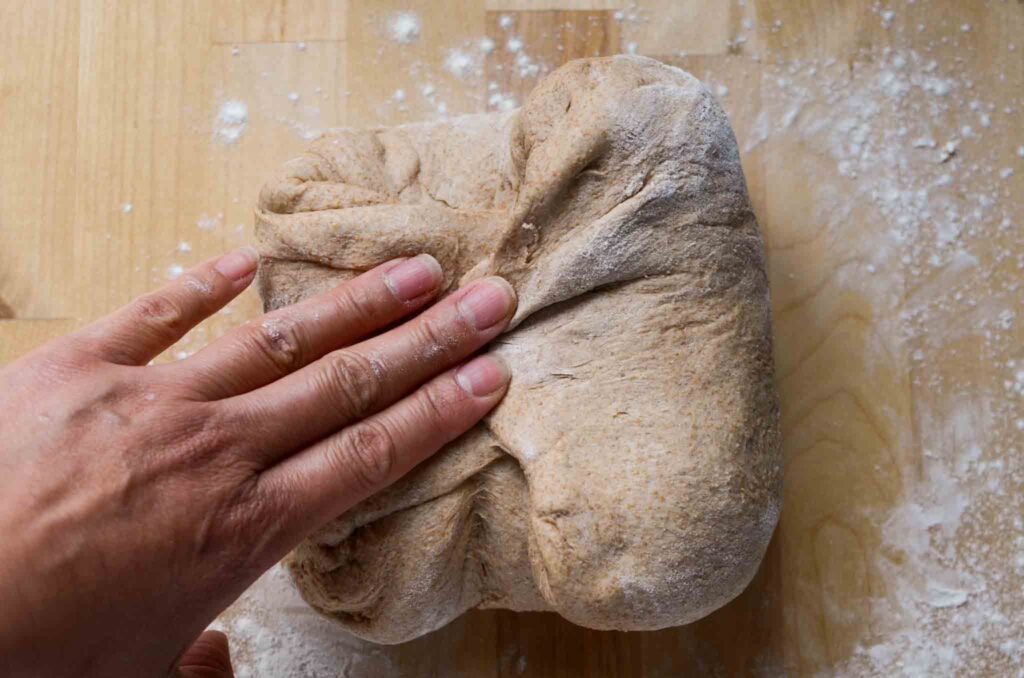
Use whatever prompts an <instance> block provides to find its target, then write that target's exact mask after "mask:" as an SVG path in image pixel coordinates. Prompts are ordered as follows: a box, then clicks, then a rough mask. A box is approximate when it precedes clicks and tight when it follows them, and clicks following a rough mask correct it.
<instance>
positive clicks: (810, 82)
mask: <svg viewBox="0 0 1024 678" xmlns="http://www.w3.org/2000/svg"><path fill="white" fill-rule="evenodd" d="M402 12H407V13H412V14H413V15H414V16H415V18H416V19H417V21H418V24H417V26H418V30H416V31H412V32H411V33H410V32H408V31H407V32H406V33H402V32H401V31H398V32H397V33H396V32H394V29H395V26H394V25H393V22H394V21H396V18H397V17H398V15H399V14H400V13H402ZM513 38H515V39H517V40H520V41H521V42H522V45H523V47H522V49H521V50H519V51H510V44H509V41H510V39H513ZM488 41H490V42H488ZM490 46H493V48H490V49H489V47H490ZM512 47H514V45H512ZM625 51H630V52H636V53H639V54H645V55H649V56H654V57H656V58H660V59H662V60H664V61H667V62H669V63H672V64H675V65H678V66H681V67H684V68H687V69H689V70H691V71H692V72H694V73H695V74H696V75H698V76H699V77H702V78H705V79H706V80H707V82H708V83H709V86H710V87H712V91H714V92H716V93H717V94H718V96H719V97H720V99H721V101H722V104H723V106H724V107H725V108H726V110H727V112H728V113H729V115H730V117H731V119H732V120H733V123H734V126H735V128H736V133H737V136H738V139H739V142H740V147H741V150H742V153H743V161H744V167H745V170H746V172H747V179H748V182H749V184H750V190H751V195H752V197H753V199H754V203H755V208H756V210H757V213H758V217H759V221H760V223H761V226H762V228H763V230H764V233H765V239H766V243H767V248H768V253H769V264H770V269H771V270H770V275H771V282H772V294H773V307H774V313H775V331H776V361H777V369H778V383H779V388H780V391H781V394H782V403H783V429H784V440H785V442H784V445H785V450H784V451H785V457H786V496H785V508H784V512H783V516H782V522H781V525H780V528H779V531H778V533H777V534H776V537H775V539H774V541H773V543H772V546H771V548H770V549H769V552H768V555H767V558H766V559H765V562H764V565H763V566H762V568H761V571H760V573H759V574H758V576H757V578H756V579H755V580H754V582H753V583H752V584H751V586H750V588H749V589H748V590H747V591H746V592H744V593H743V594H742V595H741V596H740V597H739V598H738V599H736V600H735V601H733V602H732V603H730V604H729V605H728V606H726V607H725V608H724V609H722V610H720V611H718V612H716V613H714V614H712V615H711V616H710V617H708V618H707V619H705V620H702V621H700V622H698V623H695V624H693V625H691V626H688V627H685V628H681V629H670V630H665V631H660V632H655V633H602V632H596V631H590V630H585V629H580V628H578V627H575V626H572V625H570V624H568V623H566V622H563V621H561V620H560V619H559V618H557V617H556V616H554V615H547V614H522V615H520V614H513V613H509V612H500V611H499V612H495V611H486V612H472V613H470V614H468V615H466V616H465V617H464V618H463V619H461V620H459V621H457V622H455V623H453V624H451V625H450V626H449V627H447V628H445V629H443V630H441V631H439V632H437V633H435V634H432V635H430V636H428V637H426V638H423V639H420V640H418V641H415V642H412V643H408V644H406V645H403V646H399V647H394V648H384V649H374V648H368V647H366V646H363V645H360V644H358V643H354V642H341V641H339V640H338V639H337V638H335V637H334V636H332V635H330V633H329V630H328V631H324V630H323V629H322V628H320V627H315V628H313V627H312V626H310V628H313V630H311V631H310V632H309V634H310V635H309V637H303V636H302V629H304V628H306V627H305V626H303V624H306V623H310V624H312V622H308V619H307V615H308V613H307V612H306V611H304V610H302V609H301V608H300V607H293V608H289V609H287V610H278V611H276V612H275V611H274V610H268V609H266V605H265V602H266V599H264V598H259V596H258V595H257V594H256V593H253V594H250V596H249V597H248V598H246V599H243V601H242V602H241V603H240V606H241V607H240V608H239V610H235V611H234V612H233V613H230V614H229V615H227V616H226V617H225V619H226V621H225V622H224V623H225V625H226V628H227V629H228V630H229V632H231V633H232V635H233V642H235V643H236V648H237V651H238V656H239V661H240V663H241V664H240V665H241V669H242V671H241V673H242V674H245V673H246V672H253V673H254V674H255V675H271V674H272V673H273V670H280V668H281V667H282V666H284V665H285V664H286V663H287V662H292V664H293V666H292V668H291V669H290V670H291V671H292V672H293V673H294V674H295V675H307V674H308V675H321V672H318V671H317V670H316V669H315V667H316V666H318V665H320V664H323V663H325V662H326V663H328V664H330V663H331V662H333V664H331V665H332V666H334V667H335V668H336V671H334V672H333V673H324V674H323V675H339V674H340V675H397V674H401V675H441V676H449V675H471V676H518V675H525V676H545V677H546V676H654V675H657V676H661V675H665V676H677V675H778V674H782V673H790V674H794V675H796V674H801V675H810V674H815V673H818V674H821V673H824V674H832V673H841V674H856V675H861V674H872V673H876V674H881V675H898V674H901V673H913V671H915V670H919V671H920V672H921V673H923V674H931V675H939V674H951V673H958V674H961V675H1006V674H1010V673H1012V672H1016V671H1018V670H1019V666H1020V664H1021V661H1022V660H1024V641H1022V640H1021V630H1020V629H1021V628H1024V623H1022V622H1024V620H1022V619H1021V613H1020V610H1024V597H1022V596H1024V594H1022V590H1024V527H1022V525H1021V521H1020V516H1021V514H1022V512H1024V511H1022V509H1024V506H1022V498H1021V497H1022V493H1021V491H1020V490H1021V489H1022V486H1024V467H1022V460H1021V457H1022V451H1024V445H1022V437H1024V410H1022V400H1024V349H1022V346H1024V341H1022V339H1024V330H1022V328H1024V304H1022V303H1021V294H1022V290H1021V281H1022V275H1024V244H1022V225H1024V208H1022V201H1021V196H1022V194H1024V129H1022V118H1024V108H1022V101H1021V92H1022V90H1024V58H1022V56H1024V5H1022V4H1021V3H1020V2H1013V1H1009V0H1005V1H1003V0H989V1H981V0H978V1H976V2H969V3H968V2H962V1H959V0H917V1H916V2H914V1H912V0H892V2H890V3H889V4H887V5H886V4H879V3H874V2H869V1H866V0H865V1H863V2H856V1H853V0H849V1H845V2H832V1H825V0H821V1H814V0H803V1H801V2H790V1H788V0H707V1H705V2H700V1H697V0H677V1H672V0H643V1H641V2H637V3H632V2H616V1H615V0H486V1H484V0H477V1H473V0H455V1H450V2H442V1H440V0H436V1H430V2H427V1H424V2H407V1H401V0H382V1H380V2H371V1H368V0H366V1H364V0H358V1H357V0H309V1H308V2H285V0H245V1H242V0H218V1H214V0H139V1H132V2H127V1H126V2H107V1H102V0H79V1H73V0H52V1H50V0H38V1H34V2H13V1H11V0H5V1H4V2H2V3H0V120H2V121H3V125H2V127H0V148H2V154H0V317H6V318H8V319H6V320H4V321H3V322H2V323H0V361H5V362H6V361H9V360H11V359H12V358H13V357H15V356H16V355H18V354H20V353H23V352H25V351H27V350H29V349H30V348H32V347H33V346H36V345H38V344H39V343H40V342H42V341H44V340H45V339H47V338H48V337H52V336H56V335H57V334H60V333H63V332H67V331H69V330H70V329H71V328H73V327H75V326H78V325H80V324H81V323H83V322H87V321H89V320H91V319H93V318H95V317H97V316H99V315H101V314H103V313H105V312H108V311H109V310H111V309H113V308H115V307H117V306H118V305H119V304H122V303H124V302H126V301H128V300H129V299H131V298H132V297H134V296H136V295H138V294H140V293H142V292H144V291H146V290H149V289H152V288H153V287H155V286H156V285H158V284H160V283H161V282H163V281H164V280H166V279H167V278H168V277H169V276H172V275H174V273H175V271H176V270H177V269H176V268H175V267H178V266H188V265H190V264H192V263H195V262H198V261H200V260H201V259H202V258H205V257H208V256H212V255H214V254H217V253H219V252H222V251H224V250H226V249H228V248H231V247H234V246H236V245H238V244H241V243H245V242H247V241H248V240H249V238H250V237H251V233H252V230H251V229H252V207H253V205H254V202H255V197H256V195H257V192H258V191H259V188H260V185H261V182H262V181H263V180H264V179H265V178H266V177H267V176H268V175H269V173H270V172H271V171H272V170H273V169H274V168H276V167H277V166H278V165H279V164H280V163H281V162H283V161H284V160H286V159H288V158H289V157H291V156H293V155H296V154H297V153H298V152H300V151H301V149H302V148H303V147H304V146H305V145H306V144H307V143H308V140H309V139H311V138H312V137H314V136H315V135H316V134H317V133H318V131H319V130H322V129H324V128H326V127H330V126H338V125H379V124H393V123H398V122H405V121H413V120H418V119H422V118H425V117H438V116H443V115H451V114H458V113H463V112H477V111H485V110H493V109H494V108H496V107H499V106H502V105H513V104H515V103H519V102H521V101H522V99H523V97H525V95H526V94H527V93H528V92H529V90H530V88H531V87H532V86H533V84H534V83H535V82H536V80H537V77H539V76H540V75H542V74H543V72H545V71H546V70H549V69H550V68H551V67H554V66H557V65H558V64H559V63H561V62H562V61H564V60H565V59H567V58H572V57H579V56H592V55H602V54H614V53H618V52H625ZM230 101H238V102H242V103H244V104H245V106H246V120H245V124H244V127H240V126H239V129H235V130H234V131H235V132H236V133H237V139H236V140H234V141H229V137H226V136H224V135H223V134H222V133H223V132H224V127H225V122H224V121H222V120H219V119H218V115H219V114H220V112H221V109H222V107H223V106H224V105H225V104H226V103H227V102H230ZM229 131H230V130H229ZM947 144H948V145H949V146H948V147H947ZM257 312H258V302H257V300H256V299H255V296H254V295H253V294H252V293H251V292H250V293H247V294H246V295H245V296H244V297H243V298H242V299H240V300H239V301H237V302H235V303H234V304H232V305H231V307H230V308H229V310H228V311H227V312H226V313H222V314H219V315H218V316H216V317H215V318H213V319H211V321H209V322H208V323H206V324H204V326H202V327H201V328H200V329H198V330H197V331H195V332H193V333H192V334H190V336H189V337H187V338H186V340H184V341H183V342H182V343H181V344H180V345H179V346H176V347H175V348H174V349H172V351H171V352H170V353H169V356H168V359H173V358H174V357H175V356H177V355H182V354H185V353H188V352H189V351H192V350H195V349H196V348H198V347H199V346H202V345H203V344H204V343H205V342H207V341H209V339H210V338H212V337H214V336H217V335H219V334H220V333H223V332H225V331H228V330H229V329H230V328H231V327H233V326H234V325H236V324H237V323H238V322H240V321H241V320H243V319H245V318H248V317H252V316H253V315H254V314H256V313H257ZM275 585H276V584H275ZM261 601H262V602H261ZM260 605H263V607H262V608H261V607H260ZM278 613H279V614H278ZM275 614H277V616H275ZM268 615H269V617H268ZM239 619H241V620H242V621H243V622H245V623H244V624H242V623H240V622H239ZM281 619H284V620H286V622H287V623H288V624H291V621H288V620H298V619H301V620H306V621H302V622H301V623H300V622H298V621H296V622H295V625H294V628H295V629H299V631H294V630H293V631H292V632H290V633H285V632H283V631H281V623H282V622H281ZM232 625H234V626H232ZM254 625H255V626H254ZM253 628H256V629H257V631H259V632H254V631H253ZM275 629H277V631H275ZM316 634H320V635H316ZM314 636H315V637H314ZM272 640H273V642H271V641H272ZM292 646H294V647H292ZM295 648H299V649H295ZM300 650H301V651H300ZM289 653H290V654H289ZM325 658H326V659H325ZM293 660H294V661H293ZM300 661H303V662H305V663H304V664H301V665H300V664H299V663H298V662H300ZM267 667H271V669H272V670H271V671H270V672H268V671H267ZM275 667H276V669H275ZM311 667H313V668H311ZM261 668H262V670H261Z"/></svg>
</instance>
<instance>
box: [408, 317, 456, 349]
mask: <svg viewBox="0 0 1024 678" xmlns="http://www.w3.org/2000/svg"><path fill="white" fill-rule="evenodd" d="M415 331H416V343H417V345H419V346H422V347H423V353H424V357H426V358H437V357H448V356H450V355H451V354H452V353H453V352H454V350H455V348H456V347H457V346H458V345H459V344H460V335H459V332H457V331H456V330H455V328H452V327H448V326H446V325H445V324H444V323H443V322H442V321H441V320H438V319H436V318H430V317H424V318H422V319H421V320H420V321H419V322H418V323H417V324H416V330H415Z"/></svg>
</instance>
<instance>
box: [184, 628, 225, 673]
mask: <svg viewBox="0 0 1024 678" xmlns="http://www.w3.org/2000/svg"><path fill="white" fill-rule="evenodd" d="M177 675H178V676H180V677H181V678H234V675H235V672H234V671H233V670H232V668H231V651H230V649H229V648H228V637H227V636H226V635H224V634H223V633H221V632H220V631H203V632H202V634H200V636H199V637H198V638H197V639H196V642H194V643H192V646H191V647H190V648H188V649H187V650H185V654H183V655H181V659H179V660H178V673H177Z"/></svg>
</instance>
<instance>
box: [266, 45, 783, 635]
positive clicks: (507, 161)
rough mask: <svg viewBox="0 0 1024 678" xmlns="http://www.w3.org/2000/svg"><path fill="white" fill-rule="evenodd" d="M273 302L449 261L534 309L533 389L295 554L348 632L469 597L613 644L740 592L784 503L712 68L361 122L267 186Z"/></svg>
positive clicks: (764, 311)
mask: <svg viewBox="0 0 1024 678" xmlns="http://www.w3.org/2000/svg"><path fill="white" fill-rule="evenodd" d="M257 232H258V238H259V242H260V245H261V249H262V264H261V271H260V278H259V287H260V293H261V295H262V296H263V299H264V302H265V305H266V307H267V309H275V308H279V307H281V306H284V305H286V304H290V303H293V302H295V301H298V300H300V299H302V298H305V297H308V296H310V295H313V294H316V293H318V292H320V291H322V290H324V289H326V288H328V287H330V286H332V285H335V284H337V283H338V282H340V281H342V280H345V279H347V278H349V277H351V276H353V275H355V274H357V273H359V272H361V271H364V270H367V269H369V268H372V267H373V266H375V265H377V264H379V263H381V262H383V261H385V260H387V259H389V258H392V257H396V256H400V255H406V256H409V255H414V254H417V253H419V252H429V253H430V254H432V255H433V256H434V257H436V258H437V260H438V261H439V262H440V263H441V265H442V267H443V268H444V271H445V276H446V277H445V281H444V285H445V289H446V290H447V291H451V290H454V289H456V288H457V287H459V286H461V285H464V284H465V283H466V282H467V281H469V280H471V279H474V278H478V277H480V276H484V275H490V274H496V275H500V276H503V277H505V278H506V279H507V280H508V281H509V282H510V283H512V285H513V286H514V287H515V289H516V291H517V292H518V295H519V308H518V311H517V312H516V314H515V317H514V318H513V321H512V325H511V327H510V328H509V329H508V330H507V331H506V332H505V333H504V334H503V335H502V336H500V337H499V338H498V339H497V340H496V341H495V342H494V343H493V345H492V350H493V351H494V352H495V353H497V354H499V355H501V356H503V357H504V358H505V359H506V360H507V361H508V363H509V365H510V367H511V369H512V374H513V380H512V383H511V386H510V387H509V390H508V394H507V395H506V397H505V399H504V401H503V402H502V403H501V404H500V405H499V406H498V407H497V408H496V409H495V410H494V411H493V413H492V414H491V415H490V416H488V417H487V419H486V420H485V421H483V422H482V423H480V424H479V425H477V426H476V427H475V428H474V429H472V430H471V431H470V432H469V433H467V434H466V435H464V436H463V437H461V438H460V439H458V440H457V441H455V442H454V443H452V444H451V445H448V446H447V447H446V448H445V449H443V450H442V451H441V452H439V453H438V454H437V455H436V456H434V457H433V458H431V459H430V460H428V461H426V462H424V463H423V464H421V465H420V466H419V467H418V468H416V469H415V470H414V471H413V472H411V473H410V474H409V475H408V476H406V477H405V478H403V479H402V480H401V481H399V482H398V483H397V484H396V485H394V486H393V487H391V488H389V489H387V490H385V491H384V492H381V493H380V494H378V495H377V496H374V497H372V498H370V499H368V500H366V501H364V502H362V503H361V504H359V505H358V506H356V507H354V508H353V509H351V510H350V511H348V512H347V513H346V514H344V515H342V516H340V517H339V518H337V519H336V520H335V521H333V522H332V523H331V524H329V525H327V526H326V527H325V528H324V529H322V530H320V531H319V532H318V533H317V534H315V535H314V536H313V537H312V538H310V539H308V540H307V541H306V542H305V543H303V544H302V545H301V546H299V547H298V548H297V549H296V550H295V551H294V552H293V553H292V554H291V556H290V558H289V565H290V569H291V572H292V574H293V576H294V578H295V581H296V583H297V585H298V587H299V589H300V591H301V592H302V595H303V596H304V597H305V599H306V600H307V601H308V602H309V603H310V604H311V605H312V606H313V607H314V608H316V609H317V610H319V611H320V612H322V613H323V614H325V615H328V616H330V617H332V618H334V619H336V620H338V621H339V622H341V624H342V625H343V626H344V627H345V628H347V629H348V630H349V631H351V632H352V633H354V634H356V635H358V636H361V637H363V638H367V639H370V640H373V641H377V642H381V643H397V642H402V641H405V640H409V639H411V638H414V637H416V636H419V635H421V634H424V633H427V632H429V631H431V630H433V629H436V628H439V627H440V626H443V625H444V624H447V623H448V622H449V621H451V620H452V619H454V618H456V617H457V616H458V615H460V614H461V613H462V612H464V611H465V610H467V609H469V608H473V607H500V608H509V609H513V610H553V611H555V612H557V613H558V614H560V615H562V616H563V617H565V618H566V619H569V620H570V621H572V622H575V623H577V624H581V625H583V626H588V627H591V628H596V629H623V630H644V629H658V628H663V627H666V626H673V625H678V624H685V623H688V622H691V621H694V620H696V619H699V618H700V617H703V616H704V615H706V614H708V613H710V612H711V611H713V610H715V609H716V608H718V607H720V606H721V605H723V604H724V603H726V602H728V601H729V600H730V599H732V598H733V597H734V596H736V595H737V594H738V593H739V592H740V591H741V590H742V589H743V588H744V587H745V586H746V584H747V583H748V582H749V581H750V579H751V577H752V576H753V575H754V572H755V570H756V569H757V566H758V563H759V562H760V560H761V558H762V556H763V554H764V551H765V548H766V546H767V544H768V540H769V538H770V536H771V534H772V531H773V530H774V528H775V524H776V521H777V518H778V514H779V507H780V490H781V466H780V458H779V433H778V405H777V396H776V392H775V387H774V382H773V367H772V352H771V327H770V312H769V302H768V283H767V279H766V275H765V263H764V253H763V246H762V242H761V238H760V235H759V233H758V228H757V224H756V222H755V220H754V215H753V212H752V210H751V206H750V202H749V199H748V195H747V191H746V186H745V182H744V179H743V173H742V170H741V168H740V159H739V154H738V152H737V147H736V141H735V138H734V136H733V133H732V130H731V129H730V127H729V124H728V121H727V120H726V117H725V114H724V113H723V111H722V109H721V108H720V106H719V105H718V103H717V102H716V101H715V99H714V98H713V97H712V96H711V95H710V94H709V92H708V90H707V89H706V88H705V87H704V86H703V85H702V84H701V83H700V82H699V81H698V80H696V79H695V78H693V77H692V76H691V75H689V74H687V73H685V72H683V71H681V70H679V69H676V68H671V67H668V66H666V65H664V64H661V63H659V62H657V61H654V60H651V59H646V58H642V57H633V56H617V57H610V58H603V59H585V60H579V61H573V62H570V63H568V64H566V65H565V66H563V67H561V68H559V69H558V70H556V71H554V72H553V73H551V74H550V75H549V76H548V77H546V78H545V79H544V80H543V81H542V82H541V83H540V84H538V86H537V87H536V89H535V90H534V91H533V93H532V94H531V95H530V97H529V99H528V100H527V102H526V104H525V105H524V106H523V107H522V108H521V109H518V110H516V111H511V112H506V113H491V114H485V115H471V116H466V117H461V118H456V119H454V120H446V121H442V122H426V123H420V124H411V125H402V126H399V127H393V128H380V129H372V130H354V129H339V130H333V131H331V132H328V133H327V134H325V135H324V136H323V137H321V138H320V139H319V140H317V141H316V142H314V143H313V144H312V146H311V147H310V148H309V150H308V151H307V152H306V153H305V154H304V155H303V156H302V157H300V158H298V159H296V160H292V161H291V162H289V163H287V164H286V165H285V166H284V167H283V169H282V170H281V171H280V172H279V173H278V174H277V175H276V177H275V178H274V179H273V180H271V181H270V182H269V183H268V184H267V185H266V187H265V188H264V189H263V191H262V193H261V194H260V200H259V208H258V210H257Z"/></svg>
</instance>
